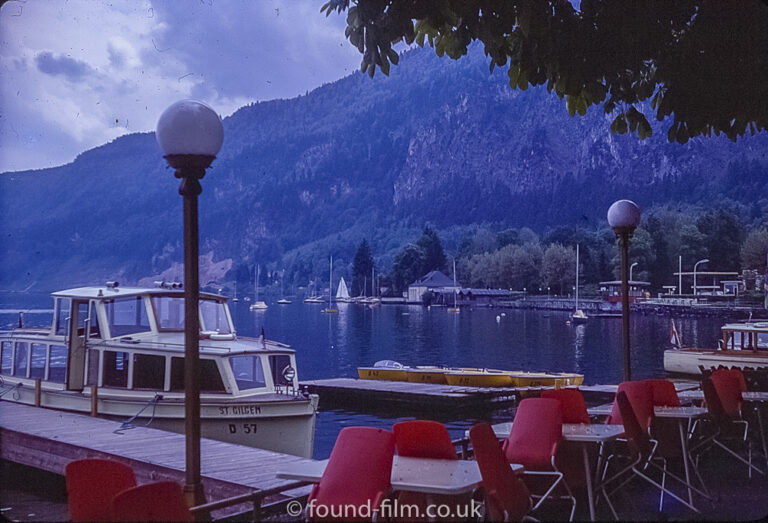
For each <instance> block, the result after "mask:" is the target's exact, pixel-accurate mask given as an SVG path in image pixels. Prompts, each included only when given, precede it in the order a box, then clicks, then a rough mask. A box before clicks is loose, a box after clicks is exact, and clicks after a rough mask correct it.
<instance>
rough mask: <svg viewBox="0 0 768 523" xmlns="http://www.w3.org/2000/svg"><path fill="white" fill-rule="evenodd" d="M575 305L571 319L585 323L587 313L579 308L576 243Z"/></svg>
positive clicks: (577, 245) (577, 252)
mask: <svg viewBox="0 0 768 523" xmlns="http://www.w3.org/2000/svg"><path fill="white" fill-rule="evenodd" d="M575 296H576V305H575V307H574V312H573V314H572V315H571V321H572V322H573V323H587V315H586V314H584V311H583V310H581V309H579V244H578V243H577V244H576V294H575Z"/></svg>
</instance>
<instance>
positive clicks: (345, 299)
mask: <svg viewBox="0 0 768 523" xmlns="http://www.w3.org/2000/svg"><path fill="white" fill-rule="evenodd" d="M336 301H337V302H339V303H350V302H352V298H350V296H349V289H347V282H345V281H344V276H342V277H341V279H340V280H339V286H338V288H337V289H336Z"/></svg>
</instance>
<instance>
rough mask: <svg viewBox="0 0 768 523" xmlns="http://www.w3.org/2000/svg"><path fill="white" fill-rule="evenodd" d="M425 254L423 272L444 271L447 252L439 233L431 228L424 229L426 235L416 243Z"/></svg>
mask: <svg viewBox="0 0 768 523" xmlns="http://www.w3.org/2000/svg"><path fill="white" fill-rule="evenodd" d="M416 245H418V246H419V247H420V248H421V250H422V251H423V252H424V265H423V267H422V271H423V272H424V273H427V272H429V271H442V270H444V269H445V263H446V260H445V251H443V244H442V242H441V241H440V238H439V237H438V235H437V233H436V232H435V231H434V230H432V229H431V228H430V227H425V228H424V234H422V235H421V238H419V240H418V241H417V242H416Z"/></svg>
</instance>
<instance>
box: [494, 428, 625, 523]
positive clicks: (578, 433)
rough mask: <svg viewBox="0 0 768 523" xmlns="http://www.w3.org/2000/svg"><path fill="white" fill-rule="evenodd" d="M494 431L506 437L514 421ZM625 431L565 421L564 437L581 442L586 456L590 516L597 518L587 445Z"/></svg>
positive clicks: (585, 471) (497, 434)
mask: <svg viewBox="0 0 768 523" xmlns="http://www.w3.org/2000/svg"><path fill="white" fill-rule="evenodd" d="M492 428H493V432H494V433H495V434H496V437H497V438H499V439H506V438H507V437H508V436H509V433H510V432H511V430H512V423H510V422H507V423H499V424H496V425H493V426H492ZM623 433H624V427H623V426H622V425H602V424H594V425H590V424H586V423H563V439H564V440H566V441H574V442H577V443H581V445H580V446H581V453H582V456H583V458H584V476H585V477H586V480H587V500H588V502H589V518H590V519H591V520H592V521H594V520H595V499H594V492H593V489H592V471H591V467H590V466H589V453H588V450H587V445H588V444H589V443H596V444H599V445H601V446H602V445H603V444H604V443H605V442H606V441H609V440H612V439H615V438H616V437H618V436H620V435H622V434H623ZM601 462H602V453H601V454H600V455H599V456H598V461H597V467H596V473H599V471H600V465H601Z"/></svg>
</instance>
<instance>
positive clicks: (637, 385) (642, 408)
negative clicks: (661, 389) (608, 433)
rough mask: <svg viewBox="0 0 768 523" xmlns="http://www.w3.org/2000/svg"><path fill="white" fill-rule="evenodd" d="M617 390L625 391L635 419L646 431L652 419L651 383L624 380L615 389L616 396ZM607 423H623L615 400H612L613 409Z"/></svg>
mask: <svg viewBox="0 0 768 523" xmlns="http://www.w3.org/2000/svg"><path fill="white" fill-rule="evenodd" d="M619 392H624V393H626V395H627V398H628V399H629V402H630V404H631V405H632V410H633V411H634V413H635V417H636V418H637V421H638V422H639V423H640V426H641V427H642V428H643V429H644V430H645V431H646V432H647V431H648V427H650V426H651V420H652V419H653V390H652V389H651V385H650V384H649V383H646V382H644V381H624V382H622V383H619V388H618V390H617V391H616V397H617V398H618V393H619ZM608 423H611V424H614V425H621V424H622V423H623V419H622V416H621V409H619V405H618V401H617V400H614V402H613V409H612V411H611V416H610V418H609V419H608Z"/></svg>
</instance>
